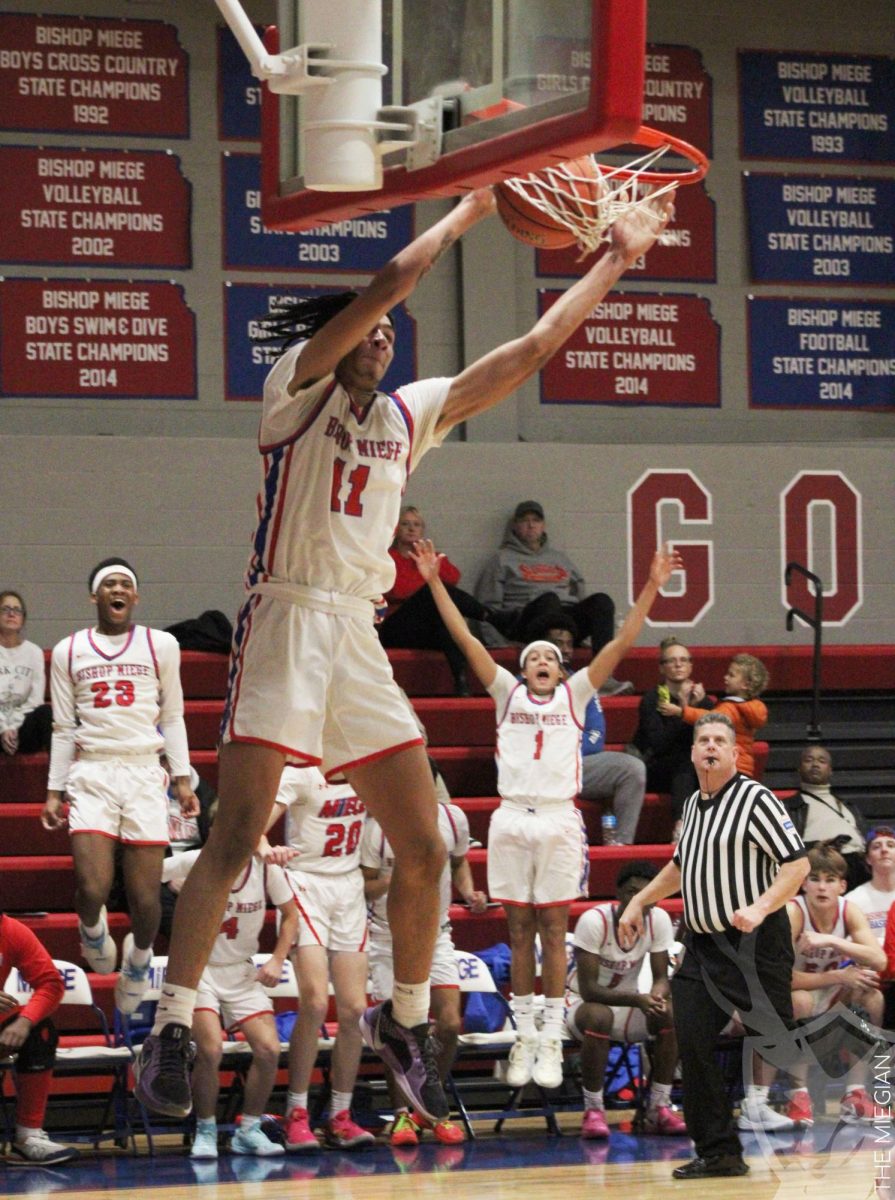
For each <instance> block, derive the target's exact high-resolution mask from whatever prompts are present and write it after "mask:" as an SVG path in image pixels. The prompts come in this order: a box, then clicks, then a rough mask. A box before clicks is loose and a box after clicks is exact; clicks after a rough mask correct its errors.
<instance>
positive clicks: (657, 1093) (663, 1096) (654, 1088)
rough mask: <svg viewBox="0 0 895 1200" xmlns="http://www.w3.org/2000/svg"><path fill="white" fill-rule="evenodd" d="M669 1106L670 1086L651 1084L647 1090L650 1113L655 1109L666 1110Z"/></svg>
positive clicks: (668, 1084) (667, 1084)
mask: <svg viewBox="0 0 895 1200" xmlns="http://www.w3.org/2000/svg"><path fill="white" fill-rule="evenodd" d="M670 1104H671V1084H670V1083H651V1084H650V1089H649V1106H650V1111H654V1110H655V1109H657V1108H668V1107H669V1106H670Z"/></svg>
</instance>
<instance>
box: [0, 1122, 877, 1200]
mask: <svg viewBox="0 0 895 1200" xmlns="http://www.w3.org/2000/svg"><path fill="white" fill-rule="evenodd" d="M578 1120H580V1117H578V1116H576V1115H574V1114H569V1115H567V1116H565V1117H564V1118H563V1120H562V1122H561V1123H562V1125H563V1127H564V1136H562V1137H560V1138H556V1137H549V1136H547V1135H546V1133H545V1132H544V1129H543V1126H541V1125H539V1124H538V1123H537V1122H528V1121H517V1122H515V1124H514V1127H513V1128H509V1127H506V1128H505V1130H504V1132H503V1134H502V1135H501V1136H494V1135H493V1134H492V1133H491V1131H490V1128H489V1127H485V1128H481V1129H480V1130H477V1132H478V1133H479V1136H478V1137H477V1139H476V1141H474V1142H471V1143H467V1144H465V1145H463V1146H459V1147H454V1146H437V1145H435V1144H434V1143H428V1142H426V1143H424V1144H423V1145H421V1146H419V1147H414V1148H410V1149H403V1150H392V1149H391V1148H390V1147H389V1146H387V1145H385V1144H381V1145H380V1144H377V1145H376V1146H375V1147H373V1148H372V1149H370V1150H368V1151H364V1152H356V1153H354V1154H353V1155H349V1154H344V1153H338V1152H331V1151H321V1152H320V1153H319V1154H313V1155H312V1156H309V1157H295V1156H291V1155H290V1156H286V1158H285V1159H283V1158H281V1159H250V1158H239V1157H237V1156H229V1155H222V1156H221V1158H220V1159H218V1161H217V1162H211V1163H207V1162H206V1163H193V1162H191V1161H190V1159H189V1158H188V1157H186V1155H185V1153H184V1151H183V1150H182V1148H181V1147H180V1146H179V1145H176V1144H173V1142H172V1143H171V1144H168V1145H162V1146H161V1147H159V1148H158V1152H157V1153H156V1155H155V1156H154V1157H152V1158H150V1157H149V1156H148V1155H146V1154H140V1155H138V1156H136V1157H134V1156H132V1155H129V1154H123V1153H121V1152H116V1151H100V1153H99V1154H98V1155H96V1156H93V1155H92V1153H91V1152H90V1150H89V1148H88V1151H87V1153H86V1154H85V1155H84V1157H83V1158H82V1159H81V1161H79V1162H77V1163H73V1164H68V1165H66V1166H64V1167H58V1168H55V1169H52V1170H51V1169H46V1170H43V1169H32V1168H19V1167H0V1196H3V1197H5V1196H10V1197H18V1196H23V1195H41V1196H48V1195H51V1194H52V1195H55V1196H58V1197H67V1196H70V1197H73V1198H76V1200H99V1198H100V1197H101V1196H102V1197H103V1200H109V1193H110V1192H114V1193H116V1195H117V1197H118V1198H120V1200H386V1198H389V1200H390V1198H392V1197H394V1198H395V1200H405V1198H406V1200H410V1198H413V1200H585V1198H590V1197H593V1196H596V1195H601V1194H605V1195H607V1196H609V1197H616V1198H618V1200H668V1198H670V1197H675V1198H676V1200H682V1198H684V1197H686V1198H687V1200H734V1198H736V1200H739V1198H741V1197H742V1198H743V1200H895V1191H893V1185H892V1175H891V1172H892V1170H893V1169H895V1133H893V1132H892V1130H891V1129H889V1130H883V1129H880V1128H877V1127H875V1126H873V1127H869V1126H865V1127H863V1128H856V1127H854V1126H843V1125H839V1124H837V1123H836V1122H835V1121H833V1120H827V1121H821V1122H818V1123H817V1124H816V1125H815V1127H814V1128H813V1129H811V1130H808V1131H807V1132H806V1133H805V1134H804V1135H802V1136H801V1137H798V1138H794V1137H792V1136H791V1135H786V1136H783V1137H773V1138H772V1137H766V1138H765V1137H762V1138H756V1137H755V1136H754V1135H749V1138H748V1140H747V1141H745V1142H744V1151H745V1154H746V1158H747V1161H748V1162H749V1164H750V1168H751V1170H750V1174H749V1175H748V1176H745V1177H742V1178H738V1179H715V1180H705V1181H697V1182H681V1181H678V1180H673V1179H672V1178H671V1171H672V1168H673V1167H674V1166H676V1165H677V1164H679V1163H680V1162H683V1161H685V1160H686V1159H687V1158H689V1157H690V1154H691V1144H690V1142H689V1140H688V1139H686V1138H650V1137H641V1136H634V1135H632V1134H630V1133H629V1132H626V1130H625V1126H624V1124H622V1123H616V1124H614V1125H613V1128H612V1134H611V1137H610V1138H609V1140H608V1141H607V1142H583V1141H581V1140H580V1139H579V1138H578V1137H577V1135H576V1130H577V1123H578Z"/></svg>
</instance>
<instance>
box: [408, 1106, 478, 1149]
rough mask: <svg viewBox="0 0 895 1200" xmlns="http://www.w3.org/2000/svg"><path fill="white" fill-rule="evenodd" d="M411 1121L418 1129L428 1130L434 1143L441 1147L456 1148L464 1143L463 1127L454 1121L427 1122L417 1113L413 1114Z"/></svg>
mask: <svg viewBox="0 0 895 1200" xmlns="http://www.w3.org/2000/svg"><path fill="white" fill-rule="evenodd" d="M412 1119H413V1123H414V1124H415V1125H416V1126H417V1127H418V1128H419V1129H430V1130H431V1131H432V1134H433V1136H434V1138H435V1140H436V1142H440V1143H441V1144H442V1146H457V1145H459V1144H460V1142H465V1141H466V1134H465V1132H464V1130H463V1127H462V1125H458V1124H457V1123H456V1121H447V1120H445V1121H427V1120H426V1118H425V1117H424V1116H423V1115H422V1113H417V1112H415V1113H414V1114H413V1118H412Z"/></svg>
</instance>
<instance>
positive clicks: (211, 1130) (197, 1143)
mask: <svg viewBox="0 0 895 1200" xmlns="http://www.w3.org/2000/svg"><path fill="white" fill-rule="evenodd" d="M217 1156H218V1127H217V1122H216V1121H197V1122H196V1136H195V1137H194V1138H193V1144H192V1146H191V1147H190V1158H206V1159H211V1158H217Z"/></svg>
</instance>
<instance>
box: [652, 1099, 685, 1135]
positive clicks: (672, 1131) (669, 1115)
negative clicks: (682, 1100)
mask: <svg viewBox="0 0 895 1200" xmlns="http://www.w3.org/2000/svg"><path fill="white" fill-rule="evenodd" d="M643 1132H644V1133H651V1134H654V1135H655V1134H658V1135H659V1137H679V1136H681V1135H685V1134H686V1132H687V1126H686V1125H685V1124H684V1118H683V1117H682V1116H681V1115H680V1113H676V1112H675V1111H674V1109H673V1108H669V1107H668V1105H667V1104H661V1105H659V1106H658V1107H657V1108H651V1109H649V1111H648V1112H647V1114H646V1116H645V1117H644V1118H643Z"/></svg>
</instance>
